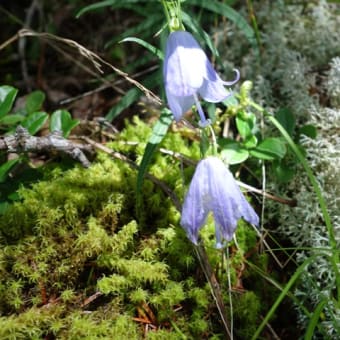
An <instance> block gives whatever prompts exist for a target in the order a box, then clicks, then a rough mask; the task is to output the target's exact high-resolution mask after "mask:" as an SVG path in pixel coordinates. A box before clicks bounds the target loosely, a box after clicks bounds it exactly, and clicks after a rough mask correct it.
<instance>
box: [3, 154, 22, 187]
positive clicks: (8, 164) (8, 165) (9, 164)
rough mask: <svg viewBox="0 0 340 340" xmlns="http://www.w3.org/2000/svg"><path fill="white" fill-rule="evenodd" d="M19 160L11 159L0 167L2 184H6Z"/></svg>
mask: <svg viewBox="0 0 340 340" xmlns="http://www.w3.org/2000/svg"><path fill="white" fill-rule="evenodd" d="M19 160H20V159H19V158H15V159H11V160H10V161H7V162H6V163H5V164H2V165H1V166H0V183H3V182H5V180H6V178H7V176H8V173H9V171H10V170H11V169H12V168H13V167H14V165H15V164H17V163H18V162H19Z"/></svg>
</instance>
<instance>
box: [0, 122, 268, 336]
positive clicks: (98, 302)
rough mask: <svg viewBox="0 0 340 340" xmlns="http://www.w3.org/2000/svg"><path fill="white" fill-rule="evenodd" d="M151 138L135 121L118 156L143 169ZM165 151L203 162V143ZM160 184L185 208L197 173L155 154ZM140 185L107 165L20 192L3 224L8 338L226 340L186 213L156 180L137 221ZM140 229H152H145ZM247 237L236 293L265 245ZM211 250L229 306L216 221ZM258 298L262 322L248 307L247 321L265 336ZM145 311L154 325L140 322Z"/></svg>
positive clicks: (100, 162)
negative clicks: (247, 259) (249, 261)
mask: <svg viewBox="0 0 340 340" xmlns="http://www.w3.org/2000/svg"><path fill="white" fill-rule="evenodd" d="M150 131H151V130H150V128H149V127H148V126H146V125H145V124H144V123H143V122H141V121H140V120H139V119H138V118H135V119H134V122H133V124H129V125H127V128H126V129H125V130H124V131H123V132H122V134H121V139H120V140H119V141H115V142H113V143H112V144H111V147H114V148H115V149H118V150H119V151H120V152H125V153H127V154H128V155H129V157H131V158H132V159H137V160H140V159H141V157H142V154H143V150H144V147H145V138H146V137H147V136H149V134H150ZM128 141H136V142H138V143H139V144H138V145H137V144H134V145H131V144H128V143H126V142H128ZM143 143H144V144H143ZM162 146H163V147H165V148H169V149H175V146H176V151H179V152H182V153H184V154H186V155H188V156H189V157H193V158H195V157H198V154H199V148H198V145H197V143H194V142H190V143H188V142H187V141H185V139H182V138H180V137H179V136H178V134H174V133H169V134H168V135H167V137H166V138H165V140H164V145H162ZM169 164H171V166H169ZM150 172H152V173H153V174H154V175H155V176H157V177H159V178H161V179H162V180H163V181H165V182H166V183H167V185H168V186H169V187H170V188H172V189H173V190H174V192H175V193H176V194H178V196H179V197H180V198H182V197H183V192H184V191H185V188H184V187H183V183H182V178H183V176H184V178H185V181H186V184H188V183H189V179H190V176H191V175H192V172H193V168H192V167H187V168H185V169H184V172H183V174H182V171H181V164H180V162H179V161H176V160H174V159H173V158H172V157H170V156H164V155H162V156H160V154H156V155H155V157H154V163H153V165H152V166H151V167H150ZM135 185H136V171H135V170H133V169H130V168H129V166H128V165H127V164H125V163H124V162H122V161H121V160H113V159H111V158H110V157H109V156H108V155H106V154H102V153H100V154H99V155H98V157H97V160H96V162H95V163H94V164H93V165H92V166H91V167H90V168H89V169H83V168H81V167H78V166H77V167H75V168H73V169H70V170H67V171H61V170H60V169H55V170H53V171H48V172H47V173H46V177H45V179H44V180H42V181H40V182H39V183H36V184H34V185H33V186H32V187H31V188H21V189H20V192H19V194H20V197H21V200H20V201H18V202H17V203H15V204H14V205H12V206H11V207H10V208H9V209H8V210H7V211H6V212H5V213H4V214H3V215H2V216H0V242H1V248H0V273H1V277H0V301H1V304H0V313H1V316H2V317H1V318H0V338H4V339H40V338H43V337H48V336H54V337H56V338H58V339H80V338H81V339H97V338H98V339H99V338H100V339H127V338H128V339H141V338H142V336H143V329H144V326H145V324H144V323H141V322H140V321H139V320H140V319H142V318H149V319H150V320H149V322H152V323H153V327H151V328H150V331H148V332H147V336H146V338H147V339H163V338H164V339H178V338H184V337H187V338H188V339H190V338H206V337H214V336H217V337H218V336H219V334H222V333H223V331H222V328H221V324H220V322H219V316H218V312H217V309H216V306H215V302H214V300H213V298H212V296H211V291H210V288H209V285H208V284H207V283H206V279H205V277H204V275H203V273H202V271H201V268H200V264H199V262H198V261H197V258H196V255H195V252H194V248H193V245H192V244H191V243H190V242H189V241H188V239H187V237H186V235H185V232H184V231H183V229H182V228H180V227H179V223H178V221H179V213H178V212H177V210H176V209H175V208H174V206H173V204H172V202H171V200H170V199H169V197H167V196H166V195H165V194H164V193H163V192H162V191H161V190H160V188H158V187H157V186H156V185H155V184H153V183H152V182H150V181H148V180H145V181H144V186H143V210H142V212H141V213H142V216H136V210H135V201H136V197H135ZM140 217H141V219H142V221H143V223H138V222H137V221H140ZM237 237H238V242H239V244H240V247H241V249H240V250H239V251H237V252H232V254H231V266H230V270H231V273H232V277H233V283H235V282H236V273H237V272H238V270H239V268H240V266H241V265H242V264H243V262H244V258H243V254H245V253H246V252H248V251H250V250H251V249H252V248H253V247H254V244H255V240H256V239H255V236H254V234H253V232H252V230H251V229H250V227H249V226H248V225H245V224H240V227H239V230H238V236H237ZM202 238H203V239H204V242H206V245H207V252H208V256H209V259H210V261H211V264H212V266H213V268H214V270H215V271H216V272H217V273H221V275H218V276H219V279H220V281H221V287H222V289H223V291H224V292H225V294H226V295H225V300H226V301H227V296H228V295H227V289H228V287H227V276H226V272H225V269H224V268H222V267H221V259H222V256H221V255H222V253H221V252H220V251H217V250H216V249H215V248H214V245H215V244H214V242H215V241H214V226H213V223H212V222H211V221H210V222H209V223H208V225H207V226H206V227H205V228H204V230H203V231H202ZM264 265H265V264H264ZM98 292H99V294H98ZM253 294H254V296H255V297H254V298H253V300H251V301H250V298H249V301H250V302H251V303H253V304H254V308H253V309H252V311H253V312H254V313H255V314H254V319H251V317H250V316H249V315H246V312H245V311H241V310H242V309H243V308H244V309H248V306H247V303H246V302H244V303H243V302H242V303H241V304H240V306H243V307H239V308H240V311H237V313H241V314H240V315H243V314H242V313H245V315H244V316H242V318H243V317H244V318H246V319H247V320H250V321H251V324H252V325H255V324H256V322H258V321H259V319H258V315H257V314H256V313H257V310H256V309H255V302H254V301H256V295H255V293H253ZM245 296H247V294H245ZM249 296H250V297H251V296H252V295H249ZM239 299H240V298H239V297H236V301H237V303H238V301H239ZM240 301H241V300H240ZM226 305H227V304H226ZM145 306H148V307H147V308H148V309H149V311H151V312H152V314H153V315H154V316H153V317H151V315H148V313H146V312H145V313H144V314H143V315H142V314H140V313H141V310H143V308H144V307H145ZM250 321H249V322H250ZM151 329H153V330H152V331H151Z"/></svg>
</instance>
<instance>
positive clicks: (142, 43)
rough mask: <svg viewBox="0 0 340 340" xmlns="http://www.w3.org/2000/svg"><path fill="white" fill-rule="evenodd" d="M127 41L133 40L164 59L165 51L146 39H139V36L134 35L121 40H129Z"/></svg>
mask: <svg viewBox="0 0 340 340" xmlns="http://www.w3.org/2000/svg"><path fill="white" fill-rule="evenodd" d="M127 41H132V42H135V43H137V44H139V45H141V46H143V47H145V48H146V49H147V50H149V51H150V52H152V53H153V54H155V55H156V56H157V57H158V58H159V59H160V60H163V59H164V54H163V52H162V51H161V50H160V49H158V48H157V47H155V46H152V45H151V44H149V43H148V42H146V41H145V40H142V39H139V38H134V37H127V38H125V39H123V40H121V41H120V42H127Z"/></svg>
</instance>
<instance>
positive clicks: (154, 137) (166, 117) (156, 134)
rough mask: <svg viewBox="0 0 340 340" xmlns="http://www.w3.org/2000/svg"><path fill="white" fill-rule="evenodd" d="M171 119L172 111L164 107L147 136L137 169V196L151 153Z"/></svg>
mask: <svg viewBox="0 0 340 340" xmlns="http://www.w3.org/2000/svg"><path fill="white" fill-rule="evenodd" d="M172 120H173V115H172V112H171V111H170V110H169V109H167V108H164V109H163V110H162V112H161V116H160V117H159V120H158V121H157V123H156V124H155V125H154V127H153V129H152V134H151V137H150V138H149V141H148V143H147V145H146V148H145V152H144V155H143V158H142V161H141V163H140V166H139V170H138V175H137V197H138V196H140V193H141V190H142V185H143V179H144V176H145V173H146V171H147V168H148V166H149V164H150V161H151V159H152V155H153V153H154V152H155V150H156V148H157V146H158V144H159V143H160V142H161V141H162V140H163V138H164V136H165V135H166V133H167V131H168V128H169V126H170V124H171V122H172Z"/></svg>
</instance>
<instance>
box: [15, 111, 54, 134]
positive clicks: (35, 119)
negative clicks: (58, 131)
mask: <svg viewBox="0 0 340 340" xmlns="http://www.w3.org/2000/svg"><path fill="white" fill-rule="evenodd" d="M47 119H48V114H47V113H46V112H33V113H31V114H29V115H28V116H27V117H26V118H25V120H24V121H23V122H22V123H21V125H22V126H23V127H24V128H26V129H27V130H28V132H29V133H30V134H31V135H35V134H36V133H37V132H38V131H39V130H40V129H41V128H42V127H43V125H44V124H45V122H46V121H47Z"/></svg>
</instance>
